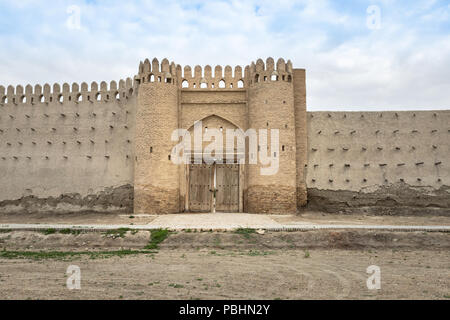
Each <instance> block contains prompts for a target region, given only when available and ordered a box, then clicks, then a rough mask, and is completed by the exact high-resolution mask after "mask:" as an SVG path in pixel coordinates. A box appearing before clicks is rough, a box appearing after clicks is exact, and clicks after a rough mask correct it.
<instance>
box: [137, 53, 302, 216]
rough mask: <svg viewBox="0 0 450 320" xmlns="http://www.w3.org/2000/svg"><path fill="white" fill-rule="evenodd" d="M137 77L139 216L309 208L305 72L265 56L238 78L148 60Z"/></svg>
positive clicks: (236, 72)
mask: <svg viewBox="0 0 450 320" xmlns="http://www.w3.org/2000/svg"><path fill="white" fill-rule="evenodd" d="M137 80H138V81H139V82H140V83H139V92H138V97H137V114H136V130H135V132H136V138H135V143H136V148H135V156H136V162H135V175H134V176H135V179H134V180H135V181H134V190H135V192H134V199H135V200H134V210H135V212H136V213H176V212H214V211H217V212H260V213H261V212H262V213H294V212H296V210H297V207H298V206H301V205H304V204H305V202H306V186H305V182H304V176H303V168H304V166H305V164H306V155H305V154H302V153H305V151H306V150H305V149H306V99H305V97H306V88H305V70H303V69H293V68H292V64H291V62H290V61H288V62H287V63H286V62H285V61H284V60H283V59H279V60H278V62H277V63H276V65H275V62H274V60H273V59H272V58H269V59H267V61H266V63H264V62H263V61H262V60H261V59H260V60H258V61H257V62H256V64H255V63H252V64H251V65H250V66H247V67H246V68H245V70H244V72H242V69H241V68H240V67H236V68H235V70H234V72H233V70H232V68H231V67H229V66H227V67H225V69H224V70H222V68H221V67H216V68H215V70H214V75H213V74H212V69H211V67H209V66H206V67H205V68H204V69H202V68H201V67H199V66H197V67H195V68H194V74H192V70H191V68H190V67H188V66H187V67H185V68H184V72H182V69H181V67H180V66H176V65H175V64H173V63H172V64H169V62H168V61H167V60H163V61H162V63H161V65H160V64H159V62H158V61H157V60H153V62H152V63H150V61H148V60H147V61H145V62H144V63H141V65H140V68H139V75H138V76H137ZM194 124H197V127H199V128H198V129H197V130H198V131H197V132H195V131H196V129H195V125H194ZM183 130H184V131H183ZM177 132H178V133H177ZM180 132H181V133H180ZM196 133H197V134H196ZM230 134H231V135H232V134H235V136H234V137H231V138H230ZM174 135H175V136H174ZM186 135H189V141H188V142H186V141H184V136H186ZM239 135H241V136H239ZM199 139H200V141H199ZM231 141H233V145H232V146H231V144H232V143H231ZM242 141H244V144H243V145H242ZM180 142H181V144H182V145H183V146H184V148H183V150H182V151H180V150H178V152H174V147H175V146H176V145H177V144H180ZM239 142H241V144H240V145H239ZM299 152H300V154H299ZM207 155H209V158H208V157H207ZM179 156H181V157H182V158H183V160H184V161H182V163H180V161H179V159H175V158H179Z"/></svg>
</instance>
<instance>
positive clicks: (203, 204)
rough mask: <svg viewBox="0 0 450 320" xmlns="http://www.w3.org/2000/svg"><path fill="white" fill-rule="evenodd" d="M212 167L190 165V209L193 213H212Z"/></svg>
mask: <svg viewBox="0 0 450 320" xmlns="http://www.w3.org/2000/svg"><path fill="white" fill-rule="evenodd" d="M212 169H213V168H212V166H211V165H206V164H202V165H190V168H189V209H190V211H192V212H211V192H210V190H211V189H212V177H213V176H212V174H213V170H212Z"/></svg>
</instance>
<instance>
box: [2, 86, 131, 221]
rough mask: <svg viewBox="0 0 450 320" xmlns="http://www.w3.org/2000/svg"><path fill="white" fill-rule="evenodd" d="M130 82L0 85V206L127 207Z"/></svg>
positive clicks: (70, 209) (120, 209) (45, 209)
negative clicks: (42, 85)
mask: <svg viewBox="0 0 450 320" xmlns="http://www.w3.org/2000/svg"><path fill="white" fill-rule="evenodd" d="M136 89H137V88H136V87H135V86H134V84H133V82H132V80H131V79H127V80H126V81H125V80H121V81H120V82H119V85H117V83H116V82H114V81H113V82H111V83H110V84H107V83H106V82H102V83H101V84H100V86H99V85H98V84H97V83H95V82H94V83H92V84H91V85H90V87H89V86H88V85H87V84H86V83H82V84H81V86H79V85H78V84H76V83H75V84H73V85H72V86H69V85H68V84H64V85H63V86H62V88H61V87H60V86H59V85H58V84H55V85H54V86H53V87H50V86H49V85H45V86H44V87H41V86H39V85H37V86H35V87H32V86H30V85H28V86H26V88H25V90H24V88H23V87H22V86H17V87H16V88H14V87H12V86H10V87H8V88H7V89H6V90H5V88H4V87H0V99H1V101H0V157H1V158H0V177H1V184H0V212H24V213H27V212H76V211H108V212H114V211H118V212H127V211H128V212H130V211H132V209H133V187H132V185H133V174H134V162H133V158H134V142H133V139H134V121H135V105H136Z"/></svg>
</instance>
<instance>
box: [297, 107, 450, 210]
mask: <svg viewBox="0 0 450 320" xmlns="http://www.w3.org/2000/svg"><path fill="white" fill-rule="evenodd" d="M307 122H308V165H307V179H306V180H307V181H306V182H307V186H308V201H309V207H310V208H313V209H320V210H325V211H332V212H351V211H355V210H359V211H360V210H361V209H362V210H363V211H368V212H373V211H375V212H377V213H381V214H401V213H405V214H414V213H418V214H420V213H443V214H449V211H450V210H449V208H450V194H449V192H450V188H449V186H450V162H449V159H450V111H422V112H419V111H415V112H412V111H411V112H409V111H408V112H310V113H308V116H307Z"/></svg>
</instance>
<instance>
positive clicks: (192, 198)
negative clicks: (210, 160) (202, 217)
mask: <svg viewBox="0 0 450 320" xmlns="http://www.w3.org/2000/svg"><path fill="white" fill-rule="evenodd" d="M188 167H189V173H188V175H187V178H188V181H187V185H188V192H187V193H188V196H187V199H188V208H187V209H188V210H187V211H188V212H203V213H215V212H228V213H237V212H242V201H241V193H242V192H241V190H242V183H241V166H240V165H239V164H218V163H214V164H205V163H203V164H190V165H188Z"/></svg>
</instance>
